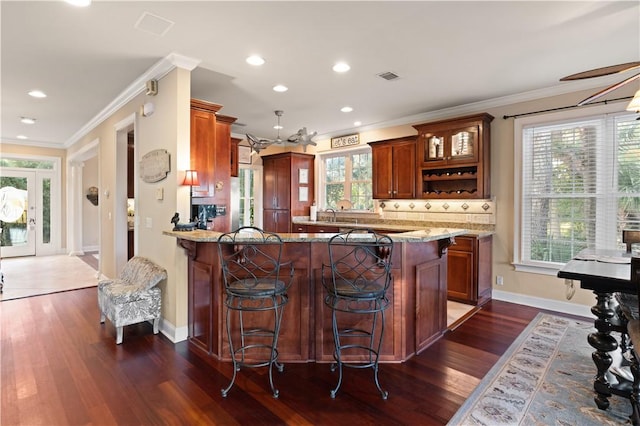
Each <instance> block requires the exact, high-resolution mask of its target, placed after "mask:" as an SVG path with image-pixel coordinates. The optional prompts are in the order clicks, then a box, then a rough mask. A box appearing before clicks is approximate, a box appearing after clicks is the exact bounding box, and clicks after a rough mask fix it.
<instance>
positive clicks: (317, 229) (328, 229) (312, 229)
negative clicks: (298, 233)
mask: <svg viewBox="0 0 640 426" xmlns="http://www.w3.org/2000/svg"><path fill="white" fill-rule="evenodd" d="M306 232H309V233H315V234H328V233H334V232H340V228H339V227H337V226H330V225H329V226H327V225H307V231H306Z"/></svg>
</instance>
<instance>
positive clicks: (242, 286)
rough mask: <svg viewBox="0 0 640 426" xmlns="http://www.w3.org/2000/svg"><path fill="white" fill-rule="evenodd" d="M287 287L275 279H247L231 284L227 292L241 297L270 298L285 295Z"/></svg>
mask: <svg viewBox="0 0 640 426" xmlns="http://www.w3.org/2000/svg"><path fill="white" fill-rule="evenodd" d="M286 291H287V285H286V284H285V283H284V281H282V280H276V279H273V278H247V279H242V280H236V281H232V282H230V283H229V285H228V286H227V292H228V293H230V294H232V295H234V296H240V297H269V296H273V295H279V294H283V293H285V292H286Z"/></svg>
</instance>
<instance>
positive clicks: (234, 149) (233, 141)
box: [230, 138, 242, 177]
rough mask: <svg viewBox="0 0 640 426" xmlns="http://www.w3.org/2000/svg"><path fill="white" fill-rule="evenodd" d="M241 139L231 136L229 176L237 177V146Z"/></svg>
mask: <svg viewBox="0 0 640 426" xmlns="http://www.w3.org/2000/svg"><path fill="white" fill-rule="evenodd" d="M241 140H242V139H238V138H231V153H230V154H231V176H232V177H238V170H239V166H238V156H239V149H240V148H239V147H240V141H241Z"/></svg>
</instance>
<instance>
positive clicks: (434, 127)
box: [413, 113, 493, 198]
mask: <svg viewBox="0 0 640 426" xmlns="http://www.w3.org/2000/svg"><path fill="white" fill-rule="evenodd" d="M492 120H493V117H492V116H491V115H489V114H486V113H483V114H476V115H472V116H467V117H460V118H455V119H450V120H442V121H437V122H432V123H424V124H419V125H415V126H413V127H414V128H415V129H416V130H417V131H418V146H417V157H418V158H417V163H418V192H419V194H417V195H418V196H420V195H421V196H422V198H488V197H489V196H490V193H489V192H490V191H489V170H490V169H489V160H490V155H489V143H490V136H489V133H490V123H491V121H492ZM420 193H421V194H420Z"/></svg>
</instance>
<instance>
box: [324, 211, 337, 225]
mask: <svg viewBox="0 0 640 426" xmlns="http://www.w3.org/2000/svg"><path fill="white" fill-rule="evenodd" d="M325 212H327V213H328V212H331V213H333V219H331V220H329V222H334V223H335V222H336V211H335V210H334V209H326V210H325Z"/></svg>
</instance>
